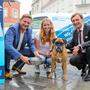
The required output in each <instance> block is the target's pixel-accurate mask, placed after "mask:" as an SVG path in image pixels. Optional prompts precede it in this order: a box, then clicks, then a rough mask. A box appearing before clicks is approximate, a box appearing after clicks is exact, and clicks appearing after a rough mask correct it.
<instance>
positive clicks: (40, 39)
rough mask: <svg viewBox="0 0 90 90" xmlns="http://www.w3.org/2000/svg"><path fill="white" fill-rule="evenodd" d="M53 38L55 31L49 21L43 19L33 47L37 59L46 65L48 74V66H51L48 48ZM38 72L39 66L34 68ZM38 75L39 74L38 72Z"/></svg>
mask: <svg viewBox="0 0 90 90" xmlns="http://www.w3.org/2000/svg"><path fill="white" fill-rule="evenodd" d="M54 38H55V31H54V26H53V23H52V22H51V20H50V19H48V18H45V19H44V20H43V21H42V23H41V29H40V31H39V32H38V33H37V34H36V36H35V46H36V49H37V51H38V54H39V55H38V58H39V60H40V61H42V62H43V63H46V64H47V67H46V70H47V74H48V73H49V71H48V70H49V66H50V64H51V58H50V47H51V42H52V40H53V39H54ZM36 69H37V71H38V72H39V65H37V66H36ZM39 73H40V72H39Z"/></svg>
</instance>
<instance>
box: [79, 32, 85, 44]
mask: <svg viewBox="0 0 90 90" xmlns="http://www.w3.org/2000/svg"><path fill="white" fill-rule="evenodd" d="M82 43H84V41H83V30H79V32H78V44H82Z"/></svg>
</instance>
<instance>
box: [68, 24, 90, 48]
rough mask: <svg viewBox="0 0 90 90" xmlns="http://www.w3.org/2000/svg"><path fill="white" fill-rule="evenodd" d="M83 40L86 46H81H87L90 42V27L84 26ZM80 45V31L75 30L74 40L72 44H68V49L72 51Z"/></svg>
mask: <svg viewBox="0 0 90 90" xmlns="http://www.w3.org/2000/svg"><path fill="white" fill-rule="evenodd" d="M83 40H84V42H85V43H84V44H82V45H81V46H83V47H84V46H87V43H86V42H88V41H90V25H86V24H85V25H84V29H83ZM77 45H78V31H77V30H75V31H74V32H73V38H72V40H71V42H70V43H69V44H67V48H68V49H70V50H72V48H73V47H74V46H77ZM88 45H89V46H90V42H89V43H88Z"/></svg>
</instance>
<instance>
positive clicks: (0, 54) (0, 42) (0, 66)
mask: <svg viewBox="0 0 90 90" xmlns="http://www.w3.org/2000/svg"><path fill="white" fill-rule="evenodd" d="M0 84H4V33H3V0H0Z"/></svg>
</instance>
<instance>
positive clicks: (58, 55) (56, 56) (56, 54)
mask: <svg viewBox="0 0 90 90" xmlns="http://www.w3.org/2000/svg"><path fill="white" fill-rule="evenodd" d="M65 45H66V43H65V41H64V40H63V39H61V38H55V39H54V40H53V43H52V47H51V58H52V63H51V72H50V74H49V75H48V78H49V79H50V78H52V74H53V73H54V72H55V69H56V63H57V62H58V63H61V64H62V70H63V79H64V80H67V50H66V48H65Z"/></svg>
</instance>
